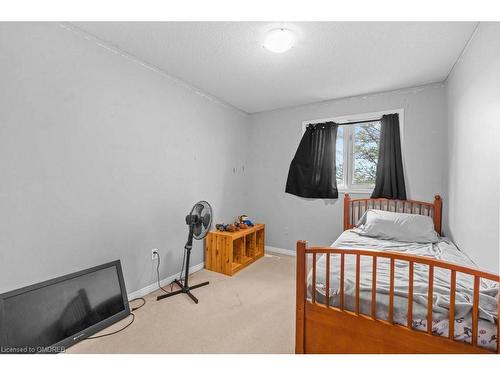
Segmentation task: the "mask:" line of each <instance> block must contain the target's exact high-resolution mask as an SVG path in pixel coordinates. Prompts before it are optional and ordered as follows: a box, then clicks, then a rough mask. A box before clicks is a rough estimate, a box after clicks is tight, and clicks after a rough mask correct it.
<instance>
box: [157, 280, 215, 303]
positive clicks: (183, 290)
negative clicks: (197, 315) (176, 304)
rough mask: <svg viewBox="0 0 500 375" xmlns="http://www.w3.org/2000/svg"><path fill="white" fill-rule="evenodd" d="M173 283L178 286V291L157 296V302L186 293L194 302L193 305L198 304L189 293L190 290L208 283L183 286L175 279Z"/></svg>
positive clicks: (196, 299)
mask: <svg viewBox="0 0 500 375" xmlns="http://www.w3.org/2000/svg"><path fill="white" fill-rule="evenodd" d="M174 283H176V284H177V285H178V286H179V288H180V289H179V290H176V291H175V292H171V293H167V294H163V295H161V296H158V297H156V300H157V301H159V300H162V299H164V298H168V297H172V296H176V295H177V294H181V293H186V294H187V295H188V296H189V297H190V298H191V299H192V300H193V301H194V303H198V298H196V297H195V296H193V294H192V293H191V290H193V289H196V288H200V287H202V286H205V285H208V283H209V282H208V281H205V282H204V283H200V284H196V285H193V286H184V285H183V284H182V283H181V282H180V281H179V280H177V279H175V280H174Z"/></svg>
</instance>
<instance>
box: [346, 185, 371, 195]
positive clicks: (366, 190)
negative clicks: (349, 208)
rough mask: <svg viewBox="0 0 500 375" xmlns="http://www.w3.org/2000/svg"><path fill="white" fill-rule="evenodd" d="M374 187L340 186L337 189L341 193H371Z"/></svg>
mask: <svg viewBox="0 0 500 375" xmlns="http://www.w3.org/2000/svg"><path fill="white" fill-rule="evenodd" d="M373 189H374V188H346V187H339V188H338V189H337V190H338V192H339V193H349V194H367V195H371V194H372V193H373Z"/></svg>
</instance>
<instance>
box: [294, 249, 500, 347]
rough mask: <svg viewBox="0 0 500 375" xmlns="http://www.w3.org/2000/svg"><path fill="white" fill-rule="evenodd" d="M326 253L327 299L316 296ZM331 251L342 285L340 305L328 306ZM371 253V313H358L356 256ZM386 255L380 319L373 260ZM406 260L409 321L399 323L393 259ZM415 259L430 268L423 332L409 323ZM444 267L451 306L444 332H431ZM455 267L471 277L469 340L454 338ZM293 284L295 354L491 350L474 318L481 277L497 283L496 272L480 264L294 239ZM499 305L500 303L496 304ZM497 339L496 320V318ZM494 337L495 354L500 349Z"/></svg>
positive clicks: (358, 297)
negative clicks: (348, 293) (351, 280)
mask: <svg viewBox="0 0 500 375" xmlns="http://www.w3.org/2000/svg"><path fill="white" fill-rule="evenodd" d="M323 254H328V256H327V257H326V260H325V262H326V276H327V277H326V286H325V293H326V296H325V302H324V303H319V302H318V301H317V300H316V276H317V275H316V261H317V260H318V257H319V256H321V255H323ZM330 254H338V255H339V258H340V259H339V261H340V265H339V270H340V275H338V276H339V280H340V288H339V293H338V295H339V306H338V307H333V306H330V296H329V293H330V292H329V289H330V285H329V282H330V281H329V280H330V278H329V275H330V266H331V265H330ZM346 256H354V257H355V259H356V274H355V278H356V280H355V283H356V294H355V297H354V298H355V311H348V310H347V309H345V306H344V298H345V296H344V281H345V280H344V277H345V275H344V268H345V267H344V265H345V258H346ZM307 257H310V258H312V270H311V276H312V280H311V287H312V288H313V289H312V291H311V299H310V300H308V299H307V277H308V276H307V275H308V267H307V263H308V262H307ZM361 257H372V261H373V265H374V266H373V271H372V275H373V277H372V283H373V284H372V294H371V314H370V315H363V314H361V313H360V258H361ZM379 258H385V259H389V260H390V263H389V262H388V264H389V267H390V271H389V274H390V284H389V285H390V287H389V312H388V313H389V319H388V320H387V321H386V320H380V319H377V315H376V298H377V293H376V289H375V287H376V283H377V281H376V280H377V276H376V274H377V259H379ZM396 261H397V262H401V261H402V262H408V264H409V267H408V269H409V275H408V276H409V278H408V280H409V281H408V284H409V285H408V306H409V308H408V313H407V316H408V319H407V325H406V326H402V325H399V324H396V323H395V322H394V263H395V262H396ZM415 264H424V265H427V267H428V270H429V272H428V274H429V279H428V301H429V303H428V306H427V331H426V332H422V331H419V330H416V329H414V328H413V324H412V312H413V310H412V308H411V307H412V306H413V297H412V296H413V270H414V265H415ZM435 268H443V269H447V270H449V271H450V289H451V291H450V309H449V318H448V319H449V329H448V337H442V336H437V335H434V334H433V332H432V308H433V305H432V301H433V298H432V296H433V282H434V269H435ZM457 272H460V273H464V274H467V275H470V276H471V277H473V278H474V289H473V293H472V294H473V308H472V340H471V341H472V342H471V343H470V344H469V343H465V342H460V341H456V340H455V339H454V337H455V335H454V332H455V330H454V323H455V320H454V317H455V291H456V277H457ZM296 276H297V285H296V298H297V300H296V338H295V340H296V341H295V352H296V353H385V354H389V353H475V354H479V353H494V352H492V351H490V350H488V349H485V348H483V347H481V346H478V343H477V334H478V319H479V287H480V281H481V279H482V278H484V279H488V280H493V281H496V282H499V281H500V279H499V276H498V275H494V274H491V273H488V272H484V271H481V270H478V269H473V268H468V267H464V266H460V265H458V264H454V263H448V262H444V261H441V260H437V259H433V258H429V257H423V256H416V255H409V254H405V253H399V252H389V251H375V250H351V249H349V250H348V249H334V248H330V247H307V243H306V242H305V241H298V242H297V274H296ZM499 305H500V303H499ZM496 334H497V338H498V337H499V324H498V321H497V332H496ZM499 346H500V345H499V344H498V340H497V346H496V351H495V352H496V353H500V348H499Z"/></svg>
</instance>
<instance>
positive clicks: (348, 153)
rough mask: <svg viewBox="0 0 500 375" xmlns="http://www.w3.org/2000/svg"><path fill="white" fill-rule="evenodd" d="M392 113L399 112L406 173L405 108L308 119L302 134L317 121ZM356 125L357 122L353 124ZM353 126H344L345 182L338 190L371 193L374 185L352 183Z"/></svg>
mask: <svg viewBox="0 0 500 375" xmlns="http://www.w3.org/2000/svg"><path fill="white" fill-rule="evenodd" d="M391 113H397V114H398V115H399V129H400V137H401V154H402V158H403V171H404V173H405V175H406V168H405V157H404V149H405V147H404V136H403V134H404V109H403V108H398V109H391V110H385V111H379V112H368V113H358V114H351V115H345V116H337V117H329V118H322V119H316V120H308V121H303V122H302V135H303V134H304V133H305V131H306V128H307V125H309V124H317V123H322V122H328V121H331V122H335V123H337V124H339V125H342V124H346V123H351V122H357V121H359V122H366V121H371V120H373V121H376V120H379V119H380V118H381V117H382V116H383V115H387V114H391ZM353 125H355V124H353ZM352 129H353V127H352V126H345V127H344V147H343V156H344V166H345V167H344V172H345V173H344V183H343V185H339V186H338V187H337V188H338V191H339V192H340V193H353V194H371V193H372V192H373V188H374V185H373V186H372V185H360V184H352V181H353V175H354V168H353V165H354V155H353V148H354V137H353V131H352ZM346 139H347V140H348V141H347V147H346V142H345V141H346Z"/></svg>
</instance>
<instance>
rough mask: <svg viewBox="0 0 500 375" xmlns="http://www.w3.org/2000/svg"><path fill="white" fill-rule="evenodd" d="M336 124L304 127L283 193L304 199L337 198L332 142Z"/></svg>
mask: <svg viewBox="0 0 500 375" xmlns="http://www.w3.org/2000/svg"><path fill="white" fill-rule="evenodd" d="M337 128H338V124H336V123H334V122H325V123H322V124H311V125H309V126H308V127H307V129H306V132H305V133H304V136H303V137H302V140H301V141H300V145H299V148H298V149H297V152H296V153H295V157H294V158H293V160H292V163H291V164H290V170H289V171H288V179H287V181H286V189H285V191H286V192H287V193H290V194H293V195H297V196H299V197H304V198H330V199H332V198H333V199H336V198H338V191H337V179H336V169H335V143H336V142H337Z"/></svg>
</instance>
